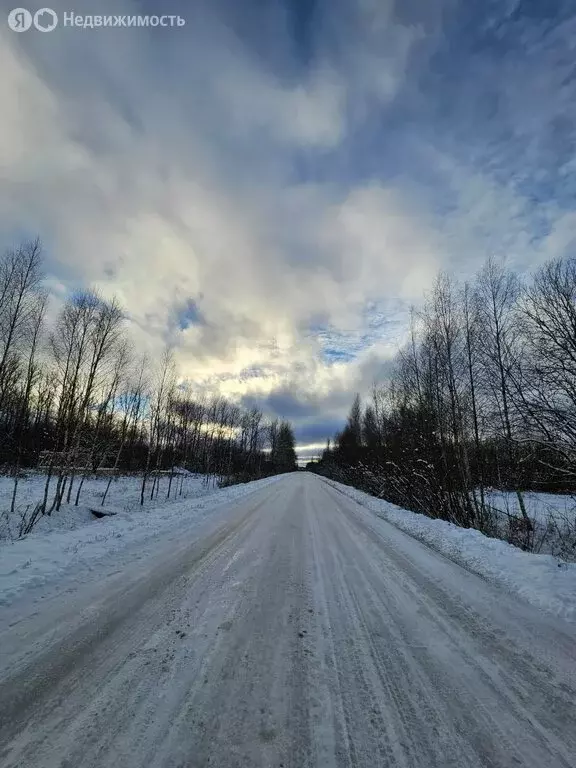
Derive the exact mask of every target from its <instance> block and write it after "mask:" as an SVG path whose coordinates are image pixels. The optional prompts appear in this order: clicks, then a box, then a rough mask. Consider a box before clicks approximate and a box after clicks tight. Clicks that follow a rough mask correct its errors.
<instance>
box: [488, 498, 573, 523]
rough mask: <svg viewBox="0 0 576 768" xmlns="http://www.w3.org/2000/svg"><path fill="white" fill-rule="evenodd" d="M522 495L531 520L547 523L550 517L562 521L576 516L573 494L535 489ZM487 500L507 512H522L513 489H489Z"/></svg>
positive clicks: (511, 513) (518, 514) (518, 513)
mask: <svg viewBox="0 0 576 768" xmlns="http://www.w3.org/2000/svg"><path fill="white" fill-rule="evenodd" d="M522 496H523V498H524V504H525V505H526V512H527V514H528V517H529V518H530V519H531V520H534V521H536V522H539V523H543V524H545V523H547V522H548V520H549V519H550V518H552V519H553V520H557V521H561V522H562V521H564V520H572V521H573V520H574V519H575V518H576V500H575V499H574V497H573V496H568V495H565V494H561V493H540V492H535V491H524V492H523V493H522ZM486 501H487V502H488V503H489V504H491V505H492V506H494V507H496V509H499V510H500V511H501V512H504V513H505V514H508V515H514V516H516V517H519V516H520V515H521V514H522V513H521V511H520V506H519V504H518V497H517V495H516V494H515V493H514V492H513V491H499V490H490V491H487V492H486Z"/></svg>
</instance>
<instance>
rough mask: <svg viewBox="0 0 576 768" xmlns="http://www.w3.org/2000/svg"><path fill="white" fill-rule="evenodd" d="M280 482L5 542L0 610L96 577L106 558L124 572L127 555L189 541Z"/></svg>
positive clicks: (0, 546)
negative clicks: (77, 578) (173, 540)
mask: <svg viewBox="0 0 576 768" xmlns="http://www.w3.org/2000/svg"><path fill="white" fill-rule="evenodd" d="M277 477H278V476H275V477H269V478H265V479H264V480H257V481H255V482H251V483H244V484H242V485H233V486H230V487H228V488H222V489H218V490H215V491H213V492H212V493H211V494H210V495H209V496H204V498H200V499H196V500H194V501H191V500H190V499H186V500H183V501H169V502H166V503H164V504H160V505H158V506H156V507H154V508H153V509H146V508H144V509H141V508H138V507H136V508H134V509H131V510H129V509H123V510H122V514H118V515H116V516H114V517H107V518H103V519H100V520H95V521H94V522H93V523H91V524H88V525H87V524H85V525H82V526H81V527H75V528H73V529H71V530H49V531H41V530H38V531H37V532H34V533H31V534H29V535H28V536H26V537H25V538H23V539H19V540H17V541H3V542H0V606H7V605H10V604H11V603H12V602H13V601H14V600H15V599H16V597H18V595H20V594H21V593H22V592H24V591H25V590H28V589H29V588H31V587H32V588H38V587H41V586H43V585H44V584H46V583H48V582H52V581H54V580H58V579H59V578H60V577H61V576H63V575H64V574H65V573H66V572H68V571H70V570H73V569H75V568H76V569H80V570H81V571H82V572H84V575H85V572H86V571H88V572H90V571H96V570H97V567H99V565H100V563H101V561H102V559H104V558H106V559H109V558H110V559H111V562H113V563H114V564H115V565H117V567H118V568H121V567H122V565H123V563H124V561H125V557H124V554H125V552H126V551H127V550H129V552H130V554H131V556H136V557H138V558H140V557H144V556H145V554H146V546H147V545H150V544H154V543H155V542H156V541H157V539H158V537H159V536H161V535H163V534H170V535H178V533H179V532H182V533H183V534H184V533H185V534H187V535H190V529H193V528H195V527H196V526H197V525H199V524H200V523H201V522H202V521H203V520H205V519H206V518H207V517H209V515H210V514H211V513H212V512H213V511H214V510H215V508H216V507H219V506H221V505H223V504H225V503H227V502H230V501H233V500H234V499H238V498H240V497H242V496H246V495H247V494H249V493H253V492H254V491H257V490H258V489H260V488H264V487H265V486H266V485H269V484H270V483H273V482H275V481H276V480H277ZM77 511H78V510H77ZM135 553H136V555H135Z"/></svg>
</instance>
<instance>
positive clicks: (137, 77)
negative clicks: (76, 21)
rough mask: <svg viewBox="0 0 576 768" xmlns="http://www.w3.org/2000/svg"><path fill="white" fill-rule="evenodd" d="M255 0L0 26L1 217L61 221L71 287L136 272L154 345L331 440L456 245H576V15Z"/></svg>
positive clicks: (34, 224) (506, 249) (17, 229)
mask: <svg viewBox="0 0 576 768" xmlns="http://www.w3.org/2000/svg"><path fill="white" fill-rule="evenodd" d="M1 2H2V7H4V0H1ZM241 5H242V8H240V4H238V3H233V2H232V0H214V2H208V0H206V1H205V2H204V1H203V0H200V1H199V2H198V3H195V4H194V5H193V8H187V9H186V10H185V11H183V15H185V16H186V21H187V23H186V25H185V26H184V27H183V28H178V29H166V30H161V29H106V30H104V29H100V30H98V31H96V30H80V29H63V28H61V27H60V28H58V29H57V30H55V31H54V32H51V33H47V34H44V35H42V34H37V33H35V32H34V31H31V32H30V34H28V33H25V34H22V35H15V34H13V33H11V32H9V31H8V30H7V29H6V27H2V30H1V32H0V71H1V72H2V77H1V78H0V104H1V105H2V115H3V118H2V122H1V124H0V182H1V183H0V233H1V234H2V238H3V240H4V241H5V242H6V243H7V244H10V243H11V242H12V241H13V239H14V238H15V237H17V236H21V235H22V234H26V233H30V234H36V233H39V234H40V235H41V237H42V239H43V241H44V243H45V246H46V250H47V254H48V258H49V261H48V271H49V283H50V285H52V286H54V294H55V295H57V297H59V298H58V301H61V300H62V299H63V296H64V295H65V292H66V291H71V290H74V289H76V288H78V287H79V286H83V285H95V286H96V287H98V288H99V289H100V290H101V291H102V292H104V293H105V294H107V295H111V294H116V295H118V297H119V298H120V300H121V301H122V303H123V304H124V306H125V307H126V309H127V313H128V315H129V317H130V320H131V326H132V333H133V335H134V338H135V343H136V344H137V345H138V346H141V347H143V348H146V349H147V350H148V351H149V353H150V354H151V355H152V356H153V357H154V356H155V355H159V354H160V351H161V349H162V347H163V345H164V344H165V343H166V342H167V341H168V342H170V343H171V344H173V345H174V346H175V350H176V355H177V358H178V362H179V365H180V369H181V371H182V374H183V376H184V377H185V378H187V379H188V380H189V381H190V382H191V383H192V385H193V386H195V387H197V388H199V389H216V390H218V391H221V392H223V393H225V394H226V395H228V396H230V397H233V398H236V399H237V400H239V401H245V402H248V401H250V402H258V403H260V404H262V405H263V406H264V407H265V408H266V409H267V410H268V411H269V412H270V413H275V414H278V415H283V414H284V416H285V417H288V416H290V417H291V418H293V419H294V421H295V424H296V427H297V432H298V435H299V441H301V444H302V445H304V444H308V445H312V444H316V442H317V441H318V442H323V436H322V434H321V433H322V432H323V430H325V431H328V432H327V433H326V432H325V433H324V437H325V436H328V434H332V432H333V431H334V429H335V427H336V425H337V423H338V422H339V420H340V421H341V419H342V418H343V417H344V416H345V413H346V411H347V409H348V404H349V402H350V399H351V394H352V393H353V392H354V391H356V390H358V391H363V392H366V391H368V389H369V388H370V386H371V383H372V381H373V380H374V378H377V377H380V376H383V375H385V373H386V371H387V370H388V368H389V365H390V359H391V358H392V356H393V354H394V352H395V350H396V349H397V347H398V345H399V344H401V343H402V341H403V339H404V338H405V334H406V318H407V314H408V308H409V305H410V304H411V303H418V302H419V301H420V300H421V299H422V296H423V294H424V293H425V292H426V290H428V289H429V288H430V287H431V284H432V282H433V279H434V275H435V273H436V271H437V270H438V269H439V268H441V267H447V266H448V267H450V268H451V269H453V270H454V271H456V273H457V274H458V275H459V276H461V277H467V276H469V275H470V274H472V273H473V272H474V271H475V270H476V269H477V267H478V266H479V265H480V263H481V261H482V260H483V259H484V258H485V256H486V255H487V254H488V253H490V252H496V253H498V254H506V255H508V257H509V260H510V262H511V263H513V264H514V265H516V266H517V267H518V268H519V269H527V268H529V267H531V266H533V265H534V264H537V263H539V262H540V261H542V260H543V259H545V258H547V257H549V256H551V255H558V254H560V253H562V252H565V251H566V250H567V249H569V248H570V247H571V246H572V244H573V239H574V238H573V229H574V222H573V213H572V211H571V205H572V203H571V200H572V199H573V192H574V191H575V189H574V188H573V187H574V184H573V177H574V160H573V157H572V154H573V153H572V151H571V147H573V145H574V139H576V136H575V135H574V132H575V128H574V126H575V125H576V107H575V106H574V105H575V104H576V98H575V96H576V94H574V87H575V86H574V83H575V82H576V81H575V80H574V78H571V77H570V73H571V71H572V68H573V66H574V64H573V57H572V56H571V55H570V40H571V39H573V33H574V17H573V14H570V13H569V10H566V9H568V5H564V4H563V3H559V4H558V10H557V11H556V13H555V14H552V13H550V14H549V15H548V17H547V18H546V19H544V20H543V19H542V18H536V17H535V16H530V14H529V13H528V10H529V9H527V8H526V6H525V4H518V3H515V2H510V3H507V4H502V3H487V4H486V6H485V7H483V8H479V7H478V6H477V4H468V3H464V2H456V0H454V1H450V2H448V0H446V1H441V0H437V1H435V2H430V3H425V4H422V3H412V2H408V3H396V2H393V1H392V0H362V1H360V0H357V1H356V0H354V1H353V0H334V1H333V2H330V3H328V2H327V1H326V0H317V1H316V2H314V3H309V4H307V5H306V12H305V13H304V12H303V10H302V7H301V5H302V4H299V3H295V2H294V3H289V2H280V0H278V2H271V3H269V4H266V7H262V4H261V3H258V4H256V3H251V2H247V3H245V4H244V3H243V4H241ZM55 8H56V10H57V11H59V12H60V13H62V11H63V10H64V9H65V10H69V9H68V6H67V5H66V4H65V3H63V2H62V3H56V4H55ZM157 10H158V9H157V7H156V11H157ZM75 12H76V13H79V14H86V13H94V12H95V11H94V7H93V6H92V7H90V3H88V2H86V3H84V2H79V3H77V4H76V6H75ZM147 12H148V13H153V12H155V11H154V9H153V8H152V7H151V4H150V3H136V2H130V1H129V0H121V2H115V3H111V2H103V3H100V4H99V5H98V13H99V14H103V15H104V14H108V13H110V14H114V15H116V14H127V15H131V14H141V13H147Z"/></svg>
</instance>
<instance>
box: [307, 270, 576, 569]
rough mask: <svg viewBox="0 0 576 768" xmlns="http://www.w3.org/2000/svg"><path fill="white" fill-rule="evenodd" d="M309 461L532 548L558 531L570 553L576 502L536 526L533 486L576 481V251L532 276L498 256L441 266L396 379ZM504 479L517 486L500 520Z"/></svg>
mask: <svg viewBox="0 0 576 768" xmlns="http://www.w3.org/2000/svg"><path fill="white" fill-rule="evenodd" d="M308 468H309V469H311V470H312V471H316V472H319V473H321V474H324V475H326V476H328V477H332V478H333V479H336V480H340V481H342V482H345V483H348V484H350V485H353V486H355V487H357V488H360V489H362V490H365V491H367V492H369V493H371V494H373V495H376V496H379V497H381V498H383V499H386V500H388V501H391V502H393V503H394V504H397V505H399V506H402V507H404V508H406V509H410V510H413V511H415V512H420V513H424V514H426V515H428V516H430V517H435V518H442V519H444V520H448V521H450V522H453V523H455V524H457V525H460V526H464V527H473V528H477V529H478V530H480V531H482V532H484V533H487V534H488V535H495V536H500V537H503V538H506V539H507V540H509V541H511V542H512V543H515V544H517V545H519V546H521V547H522V548H524V549H526V550H530V551H534V550H537V549H540V548H541V547H542V538H543V537H548V538H550V537H555V538H556V539H557V540H558V541H560V542H561V545H560V550H561V552H562V553H563V554H564V555H566V556H572V557H574V555H575V554H576V523H575V522H574V516H572V518H571V519H566V520H564V521H563V523H562V530H551V528H558V523H557V522H556V523H555V522H550V523H547V525H546V526H545V530H544V531H543V530H537V528H538V526H536V525H535V523H534V520H533V519H532V518H531V516H530V515H529V514H528V512H527V509H526V502H525V493H526V492H527V491H544V492H548V493H564V494H574V493H575V492H576V259H572V258H565V259H558V260H554V261H550V262H548V263H546V264H544V265H543V266H541V267H540V268H539V269H538V270H537V271H536V272H535V273H533V274H531V275H530V276H529V277H528V278H527V279H520V277H519V276H518V275H517V274H516V273H515V272H514V271H512V270H510V269H508V268H507V267H506V266H505V265H504V264H502V263H500V262H498V261H497V260H496V259H494V258H490V259H488V261H487V262H486V264H485V265H484V266H483V267H482V269H481V270H480V271H479V272H478V274H477V275H476V276H475V278H474V279H473V280H471V281H470V282H467V283H464V284H460V283H459V282H458V281H457V280H455V279H454V278H453V277H452V276H451V275H449V274H447V273H445V272H442V273H440V274H439V275H438V276H437V279H436V282H435V284H434V286H433V288H432V290H431V291H430V293H429V295H428V296H427V297H426V301H425V303H424V304H423V306H422V307H421V308H420V309H419V310H418V311H416V310H413V311H412V313H411V327H410V333H409V336H408V341H407V343H406V344H405V345H404V346H403V348H402V349H400V350H399V352H398V354H397V356H396V358H395V359H394V360H393V363H392V369H391V373H390V375H389V376H388V377H387V379H386V381H384V382H376V383H375V384H374V387H373V390H372V393H371V396H370V397H369V398H368V401H367V402H366V403H365V405H363V404H362V403H361V400H360V397H359V396H356V398H355V400H354V402H353V403H352V407H351V410H350V413H349V417H348V420H347V423H346V425H345V426H344V428H343V429H342V430H341V432H340V433H339V434H337V435H336V436H335V438H334V441H333V443H331V441H329V442H328V445H327V447H326V449H325V450H324V452H323V455H322V457H321V459H320V461H319V462H312V463H311V464H309V465H308ZM494 489H500V490H503V491H508V492H511V494H513V495H514V496H515V507H516V509H517V514H514V515H508V516H507V517H506V519H505V521H504V522H503V521H502V519H501V516H500V515H499V513H498V510H496V509H495V508H494V506H493V505H492V504H491V493H492V492H493V490H494Z"/></svg>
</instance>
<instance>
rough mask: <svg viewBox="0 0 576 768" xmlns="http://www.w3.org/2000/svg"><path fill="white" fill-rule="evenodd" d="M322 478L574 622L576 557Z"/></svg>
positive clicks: (454, 557) (444, 551) (455, 557)
mask: <svg viewBox="0 0 576 768" xmlns="http://www.w3.org/2000/svg"><path fill="white" fill-rule="evenodd" d="M326 482H328V483H329V484H330V485H332V486H333V487H334V488H337V489H338V490H339V491H341V492H342V493H344V494H345V495H346V496H348V497H350V498H351V499H354V500H355V501H357V502H358V503H359V504H361V505H362V506H364V507H366V508H368V509H370V510H371V511H373V512H375V513H376V514H377V515H378V516H380V517H382V518H384V519H385V520H387V521H388V522H390V523H392V524H393V525H395V526H396V527H397V528H400V529H401V530H402V531H404V532H406V533H409V534H410V535H411V536H414V537H415V538H417V539H419V540H420V541H422V542H424V543H425V544H428V545H429V546H431V547H433V548H434V549H436V550H437V551H438V552H441V553H442V554H443V555H446V557H449V558H450V559H451V560H454V561H456V562H458V563H460V564H461V565H463V566H464V567H466V568H467V569H468V570H471V571H473V572H474V573H477V574H479V575H480V576H483V577H484V578H486V579H488V580H489V581H491V582H493V583H496V584H498V585H500V586H502V587H504V588H505V589H506V590H507V591H508V592H511V593H513V594H515V595H517V596H518V597H520V598H522V599H523V600H525V601H526V602H528V603H531V604H532V605H535V606H538V607H540V608H542V609H544V610H546V611H548V612H549V613H552V614H555V615H556V616H558V617H560V618H563V619H567V620H569V621H572V622H576V563H568V562H565V561H564V560H561V559H559V558H557V557H553V556H552V555H547V554H531V553H527V552H523V551H522V550H520V549H518V548H517V547H514V546H512V545H511V544H508V543H507V542H505V541H501V540H500V539H492V538H489V537H488V536H485V535H484V534H482V533H480V532H479V531H476V530H474V529H470V528H460V527H459V526H457V525H454V524H453V523H449V522H446V521H445V520H433V519H431V518H429V517H426V516H425V515H419V514H417V513H415V512H409V511H408V510H405V509H402V508H401V507H398V506H396V505H395V504H391V503H390V502H388V501H384V500H383V499H377V498H375V497H374V496H370V495H369V494H367V493H364V492H362V491H358V490H356V489H355V488H351V487H349V486H347V485H342V484H341V483H337V482H335V481H333V480H326ZM536 506H537V505H536ZM533 509H534V507H533Z"/></svg>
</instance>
